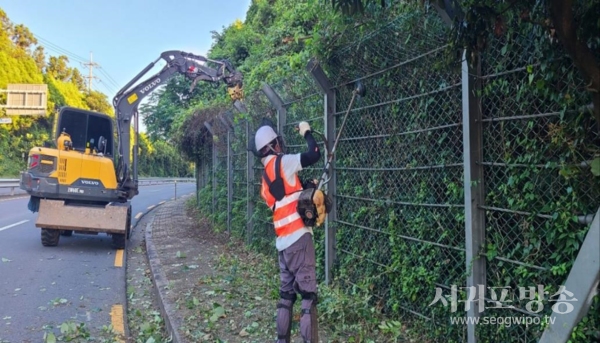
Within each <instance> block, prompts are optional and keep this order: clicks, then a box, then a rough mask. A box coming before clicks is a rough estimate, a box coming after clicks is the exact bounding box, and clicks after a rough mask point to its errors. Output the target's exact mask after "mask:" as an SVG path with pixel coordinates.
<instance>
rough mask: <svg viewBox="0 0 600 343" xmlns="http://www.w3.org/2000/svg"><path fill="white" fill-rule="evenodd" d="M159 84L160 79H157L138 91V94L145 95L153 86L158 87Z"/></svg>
mask: <svg viewBox="0 0 600 343" xmlns="http://www.w3.org/2000/svg"><path fill="white" fill-rule="evenodd" d="M159 83H160V77H159V78H157V79H156V80H154V81H152V82H151V83H150V84H148V85H147V86H146V87H144V88H142V89H140V93H142V94H145V93H146V92H148V91H149V90H151V89H152V88H154V86H156V85H158V84H159Z"/></svg>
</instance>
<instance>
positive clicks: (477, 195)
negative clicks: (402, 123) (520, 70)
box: [462, 52, 486, 343]
mask: <svg viewBox="0 0 600 343" xmlns="http://www.w3.org/2000/svg"><path fill="white" fill-rule="evenodd" d="M480 76H481V62H480V61H478V62H477V65H476V66H474V67H472V66H470V65H469V62H468V56H466V52H465V54H464V55H463V61H462V108H463V156H464V161H463V163H464V197H465V198H464V200H465V248H466V264H467V273H468V276H467V287H468V288H467V289H468V290H469V292H468V293H469V294H468V297H469V298H468V299H474V300H472V303H471V304H470V306H469V310H468V312H467V316H468V317H469V318H475V317H478V316H479V313H480V312H482V311H483V310H484V309H483V308H479V307H480V306H479V305H480V304H479V302H478V301H477V299H483V297H484V296H485V287H486V263H485V257H483V256H481V255H480V252H481V250H482V249H483V247H484V244H485V212H484V211H483V210H481V209H479V206H482V205H483V204H484V200H485V198H484V188H483V165H482V164H481V162H482V161H483V123H482V121H481V119H482V114H481V106H480V98H479V95H478V94H476V92H477V91H478V90H479V89H481V77H480ZM470 292H474V293H475V294H474V296H473V294H470ZM475 329H476V326H475V324H474V321H472V320H469V321H468V322H467V341H468V342H469V343H475V342H476V341H477V335H476V332H475Z"/></svg>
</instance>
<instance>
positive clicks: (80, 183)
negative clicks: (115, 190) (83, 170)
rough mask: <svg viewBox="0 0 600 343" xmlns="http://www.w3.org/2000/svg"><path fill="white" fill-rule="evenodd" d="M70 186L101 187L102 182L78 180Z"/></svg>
mask: <svg viewBox="0 0 600 343" xmlns="http://www.w3.org/2000/svg"><path fill="white" fill-rule="evenodd" d="M72 186H80V187H101V186H102V182H100V180H90V179H79V180H77V182H75V183H74V184H73V185H72Z"/></svg>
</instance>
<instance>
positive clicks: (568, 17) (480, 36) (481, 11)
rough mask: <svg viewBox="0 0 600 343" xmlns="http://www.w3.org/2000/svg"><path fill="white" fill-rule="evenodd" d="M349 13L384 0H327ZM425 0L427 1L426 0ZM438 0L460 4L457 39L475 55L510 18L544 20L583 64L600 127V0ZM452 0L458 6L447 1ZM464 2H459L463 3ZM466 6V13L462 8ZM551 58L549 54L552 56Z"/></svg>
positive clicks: (532, 21)
mask: <svg viewBox="0 0 600 343" xmlns="http://www.w3.org/2000/svg"><path fill="white" fill-rule="evenodd" d="M326 2H327V3H331V5H332V6H333V8H334V9H335V10H337V11H342V12H343V13H345V14H347V15H353V14H356V13H360V12H363V11H364V10H365V8H366V6H367V5H369V4H373V3H376V2H380V3H381V5H382V6H385V1H381V0H326ZM420 2H422V1H420ZM432 3H433V5H435V6H437V7H438V8H441V9H444V10H445V13H448V12H449V11H450V10H451V8H449V7H453V8H460V9H462V11H460V10H459V11H458V13H456V15H453V16H451V17H453V18H451V19H453V20H454V22H455V25H454V30H453V33H454V34H453V36H452V40H453V42H452V43H453V45H454V46H456V47H464V48H466V49H467V51H468V52H469V56H476V55H477V54H478V53H479V52H481V51H482V50H483V49H485V48H486V42H487V41H488V40H489V38H490V37H491V36H492V35H496V36H501V35H503V34H505V33H507V32H508V31H509V29H508V25H507V23H508V22H509V21H510V22H511V23H517V24H518V25H524V24H533V25H538V26H540V27H541V28H543V29H544V30H546V31H547V35H548V39H550V40H553V41H558V43H560V45H561V46H562V51H563V52H564V53H566V54H567V55H568V56H569V57H570V58H571V59H572V61H573V64H574V65H575V66H576V67H577V69H578V71H579V73H580V74H581V76H582V77H583V80H584V81H585V83H586V84H587V86H586V88H587V90H588V91H589V92H590V94H591V98H592V103H593V111H594V116H595V117H596V122H597V123H598V126H599V127H600V63H599V60H598V55H597V54H596V55H594V51H598V49H600V43H599V41H600V21H598V13H600V1H598V0H546V1H538V0H452V1H443V0H434V1H432ZM447 3H452V4H453V6H448V7H447V6H446V4H447ZM457 5H458V6H457ZM460 12H462V13H460ZM546 57H548V58H551V57H549V56H546Z"/></svg>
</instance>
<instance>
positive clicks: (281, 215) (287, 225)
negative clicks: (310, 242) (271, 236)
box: [261, 156, 304, 237]
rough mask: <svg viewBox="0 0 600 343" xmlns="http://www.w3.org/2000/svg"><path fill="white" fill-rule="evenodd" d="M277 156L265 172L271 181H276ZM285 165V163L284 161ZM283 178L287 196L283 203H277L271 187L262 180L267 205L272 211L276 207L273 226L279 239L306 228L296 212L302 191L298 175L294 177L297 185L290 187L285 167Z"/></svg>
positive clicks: (271, 160) (268, 163)
mask: <svg viewBox="0 0 600 343" xmlns="http://www.w3.org/2000/svg"><path fill="white" fill-rule="evenodd" d="M276 160H277V159H276V158H275V156H273V157H271V159H270V160H269V161H268V162H267V165H266V166H265V171H266V172H267V177H268V178H269V180H275V161H276ZM282 164H283V161H282ZM280 172H281V178H282V179H283V184H284V187H285V194H286V195H285V196H284V197H283V199H281V201H276V200H275V198H274V197H273V196H272V195H271V192H269V186H268V185H267V183H266V182H265V180H262V187H261V195H262V197H263V199H265V201H266V203H267V205H268V206H269V207H270V208H271V209H272V208H273V207H275V210H274V212H273V224H274V226H275V234H276V235H277V237H281V236H287V235H289V234H291V233H293V232H294V231H296V230H298V229H301V228H303V227H304V221H303V220H302V218H301V217H300V215H299V214H298V212H297V211H296V207H297V205H298V197H299V196H300V192H299V191H301V190H302V184H301V183H300V179H299V178H298V176H297V175H295V176H294V178H295V180H296V182H295V185H293V186H292V185H290V184H289V183H288V182H287V178H286V177H285V175H284V174H283V166H282V168H281V171H280Z"/></svg>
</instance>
